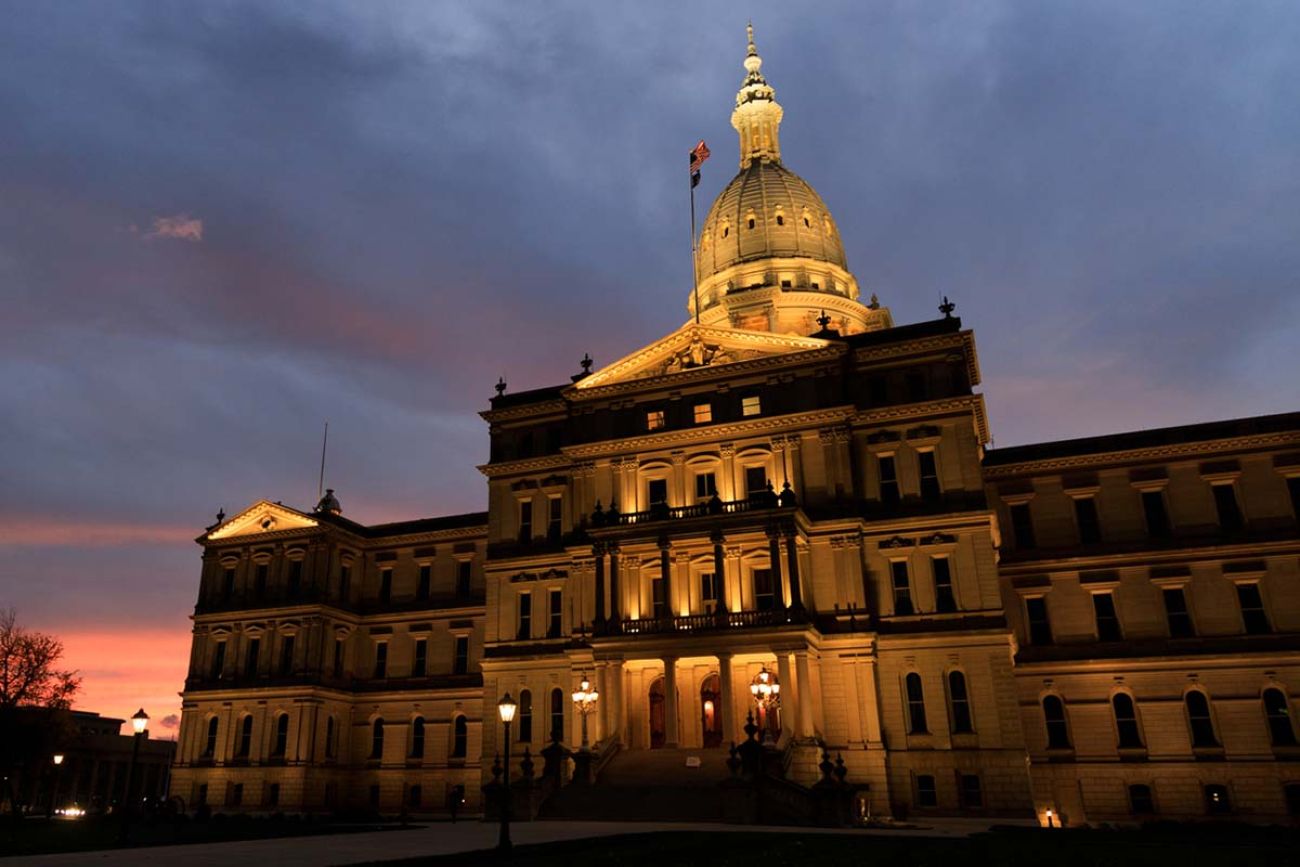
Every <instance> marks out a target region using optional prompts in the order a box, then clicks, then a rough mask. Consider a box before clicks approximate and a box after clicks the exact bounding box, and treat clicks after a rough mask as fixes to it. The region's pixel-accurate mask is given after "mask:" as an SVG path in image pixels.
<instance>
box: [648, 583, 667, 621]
mask: <svg viewBox="0 0 1300 867" xmlns="http://www.w3.org/2000/svg"><path fill="white" fill-rule="evenodd" d="M667 615H668V600H667V598H665V596H664V579H663V576H662V575H655V576H654V577H653V578H651V579H650V616H651V617H653V618H655V619H656V620H658V619H659V618H660V617H666V616H667Z"/></svg>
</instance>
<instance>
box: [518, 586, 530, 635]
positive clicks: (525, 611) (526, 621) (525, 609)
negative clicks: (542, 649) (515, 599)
mask: <svg viewBox="0 0 1300 867" xmlns="http://www.w3.org/2000/svg"><path fill="white" fill-rule="evenodd" d="M516 637H517V638H518V639H519V640H520V641H524V640H526V639H529V638H532V637H533V597H532V594H530V593H520V594H519V632H518V634H517V636H516Z"/></svg>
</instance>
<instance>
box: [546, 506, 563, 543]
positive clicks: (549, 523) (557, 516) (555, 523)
mask: <svg viewBox="0 0 1300 867" xmlns="http://www.w3.org/2000/svg"><path fill="white" fill-rule="evenodd" d="M563 528H564V500H562V499H560V498H559V497H551V498H549V499H548V500H547V501H546V538H547V539H548V540H550V541H552V542H558V541H560V534H561V532H562V530H563Z"/></svg>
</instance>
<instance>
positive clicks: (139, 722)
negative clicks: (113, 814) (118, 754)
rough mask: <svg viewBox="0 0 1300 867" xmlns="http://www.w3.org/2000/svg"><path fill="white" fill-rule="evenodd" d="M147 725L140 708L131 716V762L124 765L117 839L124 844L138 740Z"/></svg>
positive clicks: (128, 823) (129, 822) (146, 717)
mask: <svg viewBox="0 0 1300 867" xmlns="http://www.w3.org/2000/svg"><path fill="white" fill-rule="evenodd" d="M148 725H149V714H147V713H145V712H144V708H140V709H139V710H138V711H136V712H135V713H134V714H132V716H131V728H132V730H133V731H134V732H135V736H134V737H133V739H132V741H131V764H129V765H127V767H126V789H125V790H124V791H123V792H122V831H121V834H120V835H119V841H120V842H121V844H122V845H123V846H125V845H126V835H127V829H128V828H129V827H130V825H131V806H132V803H131V783H132V780H133V778H134V777H135V763H136V761H137V760H138V759H139V758H140V741H142V740H144V738H145V727H146V726H148Z"/></svg>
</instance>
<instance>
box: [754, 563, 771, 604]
mask: <svg viewBox="0 0 1300 867" xmlns="http://www.w3.org/2000/svg"><path fill="white" fill-rule="evenodd" d="M754 608H755V609H757V610H759V611H774V610H775V609H776V591H775V589H774V588H773V586H772V570H771V569H755V570H754Z"/></svg>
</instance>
